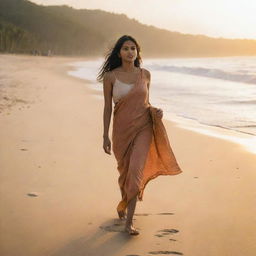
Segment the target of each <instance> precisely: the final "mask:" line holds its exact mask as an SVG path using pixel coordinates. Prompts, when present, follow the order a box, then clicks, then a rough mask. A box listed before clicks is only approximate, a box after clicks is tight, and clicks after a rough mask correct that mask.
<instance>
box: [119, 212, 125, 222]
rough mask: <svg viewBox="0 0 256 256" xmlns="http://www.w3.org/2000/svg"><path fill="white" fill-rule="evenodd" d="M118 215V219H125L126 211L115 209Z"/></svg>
mask: <svg viewBox="0 0 256 256" xmlns="http://www.w3.org/2000/svg"><path fill="white" fill-rule="evenodd" d="M117 213H118V217H119V219H120V220H125V219H126V212H125V211H120V212H119V211H117Z"/></svg>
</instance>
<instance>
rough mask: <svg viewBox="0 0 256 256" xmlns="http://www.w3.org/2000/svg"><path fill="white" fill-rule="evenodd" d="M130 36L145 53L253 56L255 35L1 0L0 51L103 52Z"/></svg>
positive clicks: (78, 53)
mask: <svg viewBox="0 0 256 256" xmlns="http://www.w3.org/2000/svg"><path fill="white" fill-rule="evenodd" d="M124 34H128V35H132V36H134V37H135V38H136V39H137V40H138V42H139V44H140V45H141V46H142V56H147V57H171V56H172V57H204V56H232V55H256V40H248V39H224V38H210V37H207V36H203V35H189V34H182V33H178V32H171V31H168V30H165V29H159V28H156V27H153V26H148V25H144V24H141V23H139V22H138V21H137V20H135V19H129V18H128V17H127V16H126V15H124V14H114V13H109V12H105V11H101V10H87V9H83V10H77V9H74V8H71V7H68V6H40V5H36V4H34V3H32V2H29V1H27V0H0V52H3V53H34V52H35V51H37V52H38V53H39V54H43V55H45V54H47V53H48V51H49V50H50V51H51V52H52V53H53V54H55V55H73V56H74V55H80V56H102V55H103V54H105V53H106V52H107V50H108V49H109V48H110V47H112V45H113V43H114V42H115V41H116V40H117V38H118V37H120V36H122V35H124Z"/></svg>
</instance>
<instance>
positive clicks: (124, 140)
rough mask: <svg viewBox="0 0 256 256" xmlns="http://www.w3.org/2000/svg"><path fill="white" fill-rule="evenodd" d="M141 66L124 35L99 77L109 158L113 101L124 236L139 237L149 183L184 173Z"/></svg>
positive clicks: (134, 45) (136, 50) (136, 49)
mask: <svg viewBox="0 0 256 256" xmlns="http://www.w3.org/2000/svg"><path fill="white" fill-rule="evenodd" d="M140 64H141V56H140V46H139V45H138V43H137V42H136V40H135V39H134V38H133V37H131V36H128V35H124V36H122V37H120V38H119V39H118V40H117V42H116V44H115V46H114V47H113V48H112V49H111V50H110V52H109V53H108V54H107V56H106V59H105V62H104V63H103V65H102V67H101V70H100V72H99V75H98V78H97V79H98V81H103V88H104V101H105V104H104V116H103V120H104V134H103V140H104V142H103V149H104V151H105V152H106V153H107V154H111V141H110V139H109V134H108V133H109V124H110V120H111V114H112V101H113V102H114V111H113V130H112V144H113V152H114V155H115V158H116V160H117V169H118V171H119V174H120V176H119V179H118V183H119V186H120V190H121V196H122V200H121V201H120V202H119V204H118V206H117V213H118V216H119V218H120V219H126V225H125V231H127V232H128V233H129V234H130V235H138V234H139V231H138V230H137V229H136V228H135V227H134V226H133V221H132V220H133V215H134V211H135V207H136V202H137V198H138V199H139V200H140V201H142V197H143V191H144V188H145V186H146V184H147V183H148V181H149V180H151V179H154V178H156V177H157V176H158V175H175V174H179V173H181V172H182V170H181V169H180V167H179V166H178V164H177V162H176V159H175V156H174V154H173V152H172V149H171V147H170V144H169V141H168V137H167V133H166V131H165V128H164V125H163V123H162V121H161V119H162V116H163V111H162V109H160V108H155V107H153V106H151V104H150V103H149V85H150V72H149V71H148V70H146V69H144V68H141V67H140ZM126 209H127V214H126Z"/></svg>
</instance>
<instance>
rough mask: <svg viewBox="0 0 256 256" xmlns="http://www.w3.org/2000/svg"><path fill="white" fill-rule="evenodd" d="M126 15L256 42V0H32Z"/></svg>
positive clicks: (176, 28)
mask: <svg viewBox="0 0 256 256" xmlns="http://www.w3.org/2000/svg"><path fill="white" fill-rule="evenodd" d="M29 1H31V2H34V3H37V4H42V5H68V6H71V7H73V8H76V9H101V10H105V11H108V12H114V13H119V14H120V13H124V14H126V15H127V16H128V17H129V18H134V19H136V20H138V21H139V22H141V23H143V24H147V25H153V26H156V27H159V28H164V29H168V30H170V31H176V32H181V33H185V34H203V35H207V36H210V37H224V38H246V39H256V0H29Z"/></svg>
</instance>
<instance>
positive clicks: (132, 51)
mask: <svg viewBox="0 0 256 256" xmlns="http://www.w3.org/2000/svg"><path fill="white" fill-rule="evenodd" d="M120 57H121V59H122V61H126V62H134V61H135V60H136V58H137V48H136V44H135V43H134V42H133V41H131V40H127V41H125V42H124V43H123V45H122V47H121V49H120Z"/></svg>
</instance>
